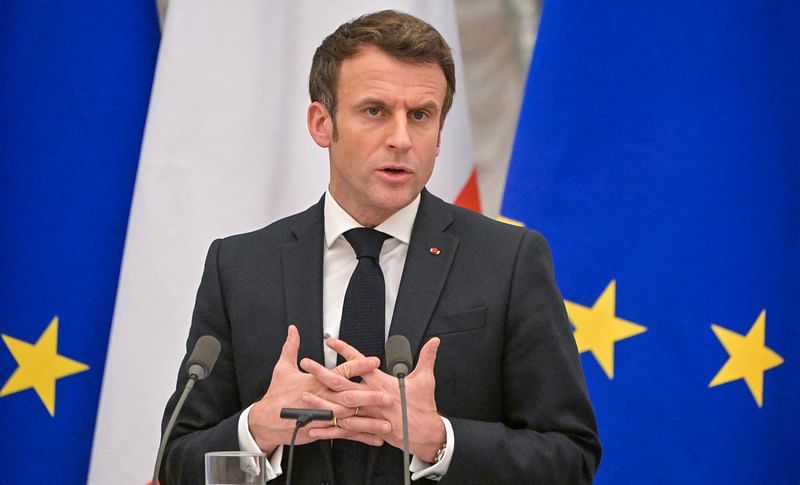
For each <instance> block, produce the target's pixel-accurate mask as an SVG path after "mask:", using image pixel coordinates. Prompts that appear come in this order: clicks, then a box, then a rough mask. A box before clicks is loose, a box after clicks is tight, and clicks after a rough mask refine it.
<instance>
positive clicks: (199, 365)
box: [186, 335, 221, 381]
mask: <svg viewBox="0 0 800 485" xmlns="http://www.w3.org/2000/svg"><path fill="white" fill-rule="evenodd" d="M220 348H221V346H220V345H219V340H217V339H215V338H214V337H212V336H211V335H203V336H202V337H200V338H199V339H197V343H196V344H195V345H194V350H192V355H190V356H189V360H188V361H186V370H187V372H188V373H189V376H195V378H196V379H197V380H198V381H201V380H203V379H205V378H206V377H208V375H209V374H211V371H212V370H214V364H216V363H217V358H218V357H219V351H220Z"/></svg>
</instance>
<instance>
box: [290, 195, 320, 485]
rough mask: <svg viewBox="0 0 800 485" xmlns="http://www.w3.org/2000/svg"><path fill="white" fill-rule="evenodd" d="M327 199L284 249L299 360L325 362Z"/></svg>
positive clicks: (294, 229)
mask: <svg viewBox="0 0 800 485" xmlns="http://www.w3.org/2000/svg"><path fill="white" fill-rule="evenodd" d="M323 201H324V198H323V200H321V201H320V202H318V203H317V204H316V205H314V206H313V207H311V208H310V209H309V210H308V211H306V213H304V214H303V217H300V218H298V220H297V222H296V223H295V224H294V225H293V226H292V228H291V232H292V235H293V236H294V239H295V240H294V241H292V242H289V243H286V244H284V245H283V246H282V247H281V265H282V267H283V281H284V288H285V295H284V298H285V302H286V318H287V323H293V324H295V325H296V326H297V329H298V330H299V331H300V336H301V338H300V352H299V354H298V358H299V359H302V358H304V357H308V358H310V359H313V360H315V361H317V362H323V363H324V362H325V356H324V351H323V347H322V345H323V343H322V251H323V244H324V233H325V226H324V223H323V204H324V202H323ZM317 444H318V448H319V450H320V453H321V454H322V457H323V459H324V460H325V463H326V464H327V466H328V473H329V476H330V477H333V456H332V453H331V442H330V440H323V441H318V442H317Z"/></svg>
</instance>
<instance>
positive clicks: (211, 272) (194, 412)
mask: <svg viewBox="0 0 800 485" xmlns="http://www.w3.org/2000/svg"><path fill="white" fill-rule="evenodd" d="M221 243H222V242H221V241H220V240H217V241H214V242H213V243H212V244H211V247H210V249H209V251H208V256H207V257H206V263H205V269H204V270H203V277H202V280H201V282H200V287H199V289H198V291H197V300H196V303H195V308H194V313H193V315H192V326H191V329H190V330H189V338H188V339H187V342H186V349H187V353H186V355H185V356H184V358H183V362H182V363H181V367H180V370H179V371H178V380H177V385H176V389H175V392H174V393H173V394H172V397H170V399H169V401H168V403H167V406H166V410H165V411H164V417H163V420H162V425H161V427H162V431H163V429H164V428H165V427H166V424H167V421H168V420H169V417H170V415H171V414H172V410H173V409H174V408H175V405H176V403H177V401H178V398H179V397H180V395H181V393H182V391H183V388H184V386H185V385H186V381H187V380H188V377H187V375H186V369H185V367H186V361H187V359H188V357H189V353H190V352H191V350H192V348H193V347H194V345H195V342H197V339H198V338H200V336H202V335H211V336H213V337H216V338H217V339H218V340H219V342H220V344H221V345H222V350H221V352H220V355H219V359H218V360H217V363H216V365H215V366H214V370H213V372H212V373H211V375H209V376H208V377H207V378H206V379H204V380H202V381H199V382H197V383H196V385H195V387H194V390H193V391H192V393H191V394H189V397H188V399H187V400H186V403H185V405H184V407H183V410H182V411H181V412H180V415H179V417H178V419H177V421H176V423H175V427H174V429H173V431H172V435H171V437H170V440H169V442H168V443H167V448H166V452H165V455H164V460H163V463H162V466H161V473H160V474H159V480H160V482H161V484H162V485H175V484H197V483H205V477H204V455H205V453H206V452H207V451H222V450H238V449H239V441H238V434H237V425H238V419H239V414H240V413H241V410H242V405H241V402H240V399H239V393H238V389H237V385H236V376H235V373H234V366H233V356H232V351H231V338H230V325H229V322H228V317H227V315H226V311H225V304H224V295H223V294H222V288H221V285H220V279H219V268H218V260H219V252H220V245H221Z"/></svg>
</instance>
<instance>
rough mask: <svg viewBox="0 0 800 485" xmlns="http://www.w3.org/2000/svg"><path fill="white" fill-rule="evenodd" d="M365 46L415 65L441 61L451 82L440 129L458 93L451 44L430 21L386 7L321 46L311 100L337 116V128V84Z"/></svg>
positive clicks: (311, 79)
mask: <svg viewBox="0 0 800 485" xmlns="http://www.w3.org/2000/svg"><path fill="white" fill-rule="evenodd" d="M364 46H375V47H377V48H378V49H380V50H381V51H383V52H385V53H386V54H388V55H390V56H392V57H394V58H397V59H399V60H402V61H405V62H410V63H414V64H426V63H434V64H438V65H439V67H441V68H442V72H444V77H445V80H446V81H447V90H446V91H445V95H444V101H443V102H442V115H441V119H440V121H439V122H440V128H441V126H442V124H444V118H445V116H447V112H448V111H449V110H450V106H451V105H452V104H453V95H454V94H455V92H456V74H455V63H454V62H453V54H452V51H451V50H450V46H449V45H447V42H445V40H444V38H443V37H442V35H441V34H440V33H439V31H437V30H436V29H435V28H433V26H432V25H430V24H429V23H427V22H425V21H423V20H420V19H418V18H417V17H414V16H412V15H409V14H407V13H403V12H398V11H396V10H382V11H380V12H375V13H371V14H366V15H362V16H361V17H358V18H356V19H354V20H351V21H350V22H347V23H344V24H342V25H340V26H339V28H338V29H336V31H334V32H333V33H332V34H331V35H329V36H328V37H326V38H325V40H323V41H322V44H320V46H319V47H317V51H316V52H315V53H314V59H313V61H312V62H311V73H310V75H309V79H308V92H309V95H310V96H311V101H318V102H320V103H322V104H323V105H324V106H325V107H326V108H328V111H329V112H330V114H331V117H333V122H334V136H335V133H336V132H335V129H336V86H337V81H338V78H339V69H340V68H341V65H342V61H344V60H345V59H347V58H349V57H352V56H354V55H356V54H357V53H358V52H359V50H360V49H361V48H362V47H364Z"/></svg>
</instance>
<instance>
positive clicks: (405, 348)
mask: <svg viewBox="0 0 800 485" xmlns="http://www.w3.org/2000/svg"><path fill="white" fill-rule="evenodd" d="M412 367H414V364H413V359H412V357H411V344H410V343H409V342H408V339H407V338H405V337H403V336H402V335H392V336H391V337H389V339H388V340H387V341H386V370H388V371H389V373H390V374H391V375H393V376H395V377H405V376H407V375H408V373H409V372H411V368H412Z"/></svg>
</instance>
